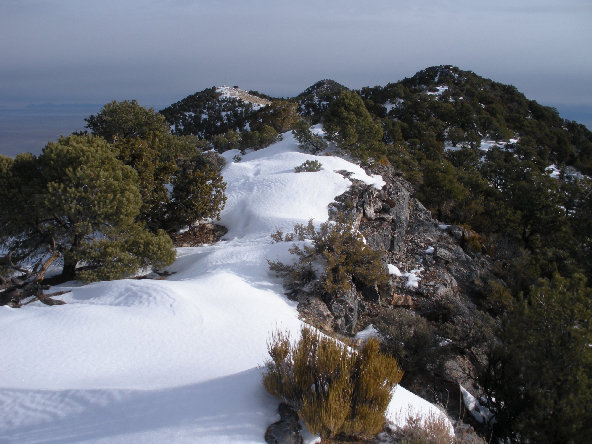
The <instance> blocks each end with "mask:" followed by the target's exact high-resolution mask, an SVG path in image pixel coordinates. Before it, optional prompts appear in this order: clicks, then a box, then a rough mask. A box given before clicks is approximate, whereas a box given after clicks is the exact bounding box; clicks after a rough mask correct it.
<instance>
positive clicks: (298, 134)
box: [292, 119, 327, 154]
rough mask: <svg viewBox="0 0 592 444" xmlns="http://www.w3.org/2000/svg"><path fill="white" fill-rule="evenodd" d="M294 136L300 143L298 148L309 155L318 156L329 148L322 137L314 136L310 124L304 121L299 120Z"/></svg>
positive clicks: (293, 132) (293, 131)
mask: <svg viewBox="0 0 592 444" xmlns="http://www.w3.org/2000/svg"><path fill="white" fill-rule="evenodd" d="M292 134H294V137H295V138H296V140H297V141H298V146H299V147H300V148H301V149H302V150H303V151H305V152H307V153H312V154H317V153H319V152H321V151H323V150H324V149H325V148H327V142H325V139H323V137H322V136H319V135H317V134H313V133H312V131H311V130H310V126H309V124H308V122H307V121H306V120H304V119H302V120H299V121H298V122H297V123H296V125H295V127H294V129H293V130H292Z"/></svg>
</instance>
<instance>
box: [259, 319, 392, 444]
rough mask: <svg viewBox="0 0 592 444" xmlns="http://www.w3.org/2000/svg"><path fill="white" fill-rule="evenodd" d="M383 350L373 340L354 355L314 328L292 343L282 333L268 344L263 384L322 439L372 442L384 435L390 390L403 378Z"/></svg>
mask: <svg viewBox="0 0 592 444" xmlns="http://www.w3.org/2000/svg"><path fill="white" fill-rule="evenodd" d="M379 348H380V346H379V343H378V341H377V340H375V339H370V340H368V341H367V342H366V344H365V345H364V346H363V347H362V349H361V350H359V351H354V350H352V349H350V348H348V347H346V346H345V345H343V344H341V343H339V342H338V341H336V340H334V339H332V338H328V337H326V336H321V335H320V334H319V333H318V332H315V331H313V330H311V329H310V328H303V329H302V331H301V338H300V340H299V341H298V342H296V343H294V344H293V343H292V341H291V340H290V337H289V335H287V334H285V333H283V332H280V331H278V332H275V333H274V334H273V336H272V338H271V341H270V342H269V344H268V352H269V356H270V358H271V359H270V360H268V361H267V362H266V372H265V375H264V377H263V384H264V386H265V388H266V389H267V390H268V391H269V392H270V393H271V394H273V395H275V396H277V397H278V398H281V399H283V400H284V401H285V402H287V403H289V404H290V405H292V406H293V407H294V408H295V409H296V410H297V411H298V413H299V415H300V416H301V417H302V418H303V421H304V422H305V424H306V426H307V427H308V429H309V430H310V431H311V432H312V433H314V434H318V435H320V436H321V437H322V438H335V437H348V438H349V437H360V438H364V437H370V436H373V435H376V434H377V433H379V432H380V431H381V430H382V428H383V426H384V422H385V416H384V415H385V411H386V408H387V406H388V403H389V401H390V393H391V390H392V389H393V387H394V386H395V385H396V384H397V383H398V382H399V381H400V380H401V377H402V376H403V372H402V371H401V369H400V368H399V366H398V364H397V361H396V360H395V359H394V358H391V357H389V356H386V355H383V354H381V353H380V351H379Z"/></svg>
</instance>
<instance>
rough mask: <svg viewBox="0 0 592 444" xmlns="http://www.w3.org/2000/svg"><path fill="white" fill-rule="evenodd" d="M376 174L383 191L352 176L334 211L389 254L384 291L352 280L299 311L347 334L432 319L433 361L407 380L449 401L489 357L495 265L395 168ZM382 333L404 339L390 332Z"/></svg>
mask: <svg viewBox="0 0 592 444" xmlns="http://www.w3.org/2000/svg"><path fill="white" fill-rule="evenodd" d="M372 173H373V174H380V175H381V176H382V177H383V179H384V180H385V182H386V184H385V185H384V186H383V188H382V189H380V190H379V189H376V188H374V187H371V186H368V185H366V184H364V183H362V182H359V181H356V180H352V186H351V188H350V189H349V190H348V191H347V192H346V193H344V194H343V195H341V196H338V197H337V198H336V200H335V202H334V203H333V204H332V205H331V207H330V209H329V215H330V218H332V219H335V220H337V219H339V218H343V216H345V217H346V218H347V219H349V220H353V222H354V224H355V225H356V226H357V228H358V229H359V230H360V232H361V233H362V234H363V235H364V238H365V239H366V242H367V244H368V245H370V246H371V247H372V248H373V249H375V250H378V251H381V252H383V255H384V261H385V264H390V267H389V268H390V272H391V275H390V283H389V285H388V286H387V288H381V289H378V288H376V287H374V288H359V287H357V288H356V286H355V285H352V288H351V290H350V291H348V292H344V293H343V294H340V295H339V296H338V297H336V298H333V299H331V300H325V299H323V297H320V298H313V299H311V298H310V297H307V298H305V299H303V300H301V301H300V304H299V310H301V313H302V314H303V315H304V316H303V317H304V318H306V319H317V320H320V321H321V322H320V325H319V324H315V325H319V326H320V327H321V328H323V329H327V327H328V326H329V325H331V329H332V330H333V331H335V332H337V333H340V334H345V335H352V334H354V333H356V332H357V331H359V330H361V329H363V328H365V327H366V326H367V325H369V324H373V325H379V324H380V320H381V319H386V318H389V316H388V313H392V312H393V311H396V310H407V311H408V310H411V311H413V312H414V313H415V314H416V315H417V316H419V318H421V319H422V322H423V323H424V324H425V323H426V322H427V325H429V331H430V332H431V333H430V334H431V335H432V336H433V338H432V339H431V340H430V341H424V342H425V344H426V345H425V346H424V347H429V349H425V350H424V349H421V348H418V349H417V353H428V354H429V357H430V358H429V365H427V366H425V368H423V369H420V370H418V371H417V372H415V373H414V374H410V375H408V376H406V378H408V382H409V385H413V386H414V388H415V389H416V391H419V392H423V393H420V394H422V395H424V396H426V397H427V398H429V399H431V400H433V401H438V400H439V401H441V402H445V400H446V398H445V396H447V395H446V393H447V392H446V391H447V390H448V386H449V385H450V384H452V383H453V382H454V383H458V382H462V384H463V385H464V386H467V385H468V386H469V387H470V386H472V383H473V382H474V375H475V373H476V372H475V366H476V365H478V364H479V363H478V362H477V361H478V360H479V359H483V356H484V353H480V347H481V346H484V345H483V344H485V343H486V342H487V341H488V340H489V338H490V336H491V335H490V330H488V328H489V326H490V318H488V317H487V315H486V314H484V313H483V312H482V311H480V310H479V307H478V303H479V299H480V298H481V297H482V295H483V291H484V288H485V285H486V283H487V281H488V280H489V279H492V278H493V273H492V270H493V263H492V261H491V259H490V258H489V257H488V256H486V255H484V254H482V252H481V251H480V245H479V239H478V237H477V236H476V235H475V233H472V232H470V230H467V229H465V228H463V227H459V226H448V225H444V224H441V223H440V222H438V221H437V220H435V219H434V218H432V215H431V213H430V211H429V210H427V209H426V208H425V207H424V206H423V205H422V204H421V203H420V202H419V201H418V200H417V199H415V198H414V197H413V192H414V190H413V187H412V186H411V185H410V184H409V183H408V182H406V181H405V180H404V179H402V178H401V177H399V176H398V175H397V174H396V172H395V170H394V169H393V168H392V167H386V166H378V167H377V168H375V169H374V170H373V171H372ZM469 240H471V242H469ZM311 301H314V303H313V302H311ZM305 313H306V314H305ZM315 313H316V315H315ZM331 318H332V319H331ZM390 318H392V317H390ZM476 320H478V321H476ZM491 322H492V321H491ZM383 325H384V322H383ZM486 327H487V328H486ZM411 328H412V327H411ZM481 330H482V331H481ZM486 330H487V333H486ZM488 335H489V336H488ZM409 337H411V338H413V335H409ZM383 338H384V340H400V339H401V338H392V337H390V338H389V336H388V335H387V334H386V333H385V334H384V336H383ZM413 340H414V341H415V343H413V344H411V345H410V347H413V346H416V347H419V346H418V345H417V343H420V344H421V343H423V342H422V341H417V338H415V339H413ZM480 341H481V342H480ZM469 342H470V343H469ZM414 344H415V345H414ZM403 346H404V347H406V346H407V344H404V345H403ZM422 371H423V372H424V374H420V372H422ZM437 381H440V382H441V383H440V384H439V383H438V382H437ZM438 385H439V386H438ZM438 393H440V394H441V397H439V395H438Z"/></svg>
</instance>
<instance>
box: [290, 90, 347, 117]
mask: <svg viewBox="0 0 592 444" xmlns="http://www.w3.org/2000/svg"><path fill="white" fill-rule="evenodd" d="M346 90H347V88H346V87H345V86H343V85H341V84H339V83H337V82H335V81H334V80H327V79H325V80H321V81H319V82H317V83H315V84H314V85H312V86H310V87H308V88H306V89H305V90H304V91H303V92H302V93H300V94H298V96H297V97H296V100H297V101H298V113H299V114H300V115H302V116H306V117H307V118H309V119H310V120H311V122H312V123H313V124H316V123H319V122H320V121H321V119H322V117H323V114H324V113H325V111H326V110H327V106H328V104H329V103H331V102H332V101H333V100H335V99H336V98H337V97H338V96H339V94H340V93H341V92H342V91H346Z"/></svg>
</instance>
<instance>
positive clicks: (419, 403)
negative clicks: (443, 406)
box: [387, 385, 454, 436]
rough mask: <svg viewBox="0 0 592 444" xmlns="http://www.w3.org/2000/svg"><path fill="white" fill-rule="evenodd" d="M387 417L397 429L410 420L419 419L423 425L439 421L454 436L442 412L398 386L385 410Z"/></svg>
mask: <svg viewBox="0 0 592 444" xmlns="http://www.w3.org/2000/svg"><path fill="white" fill-rule="evenodd" d="M387 416H388V417H389V418H390V419H391V420H392V421H393V423H394V424H396V425H397V426H398V427H405V426H406V425H407V421H408V420H409V419H411V418H421V420H422V422H423V423H425V422H426V421H427V420H438V419H441V420H443V421H444V422H445V423H446V425H447V426H448V430H449V432H450V434H451V435H452V436H454V427H453V426H452V422H451V421H450V419H448V417H447V416H446V415H445V414H444V413H443V412H442V410H440V409H439V408H438V407H436V406H435V405H434V404H431V403H429V402H428V401H426V400H425V399H423V398H420V397H419V396H417V395H414V394H413V393H411V392H410V391H409V390H407V389H405V388H403V387H401V386H400V385H398V386H396V387H395V388H394V390H393V399H392V401H391V402H390V404H389V406H388V408H387Z"/></svg>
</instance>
